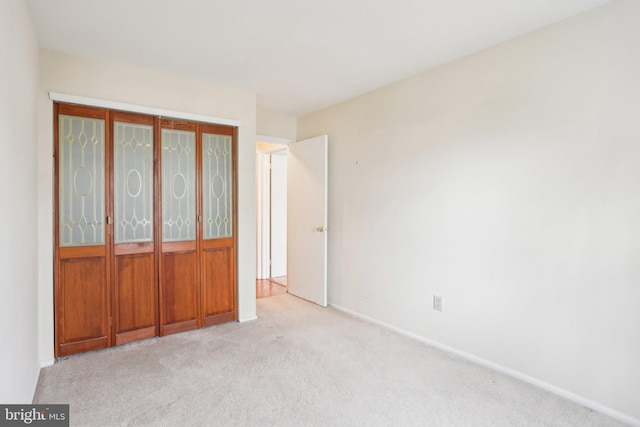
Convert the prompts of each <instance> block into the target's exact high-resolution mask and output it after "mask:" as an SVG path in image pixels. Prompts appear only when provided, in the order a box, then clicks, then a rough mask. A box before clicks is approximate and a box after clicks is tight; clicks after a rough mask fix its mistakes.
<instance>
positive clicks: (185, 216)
mask: <svg viewBox="0 0 640 427" xmlns="http://www.w3.org/2000/svg"><path fill="white" fill-rule="evenodd" d="M160 127H161V130H160V132H161V133H160V156H159V157H160V176H161V177H162V179H161V180H160V186H161V191H160V193H161V195H162V196H161V203H160V205H161V207H160V216H161V219H160V221H161V227H159V228H160V230H159V231H160V235H161V238H160V242H161V256H160V334H161V335H167V334H172V333H176V332H182V331H186V330H190V329H196V328H198V327H199V326H200V324H199V322H198V319H199V307H198V301H199V300H200V294H199V292H200V289H199V284H200V281H199V277H198V272H199V271H200V269H199V263H198V251H197V249H198V248H197V246H198V240H197V232H198V223H197V221H196V215H197V208H198V207H197V205H196V202H197V200H198V197H197V191H198V185H197V176H198V175H199V174H198V171H197V163H196V147H197V142H196V124H195V123H189V122H180V121H174V120H161V122H160Z"/></svg>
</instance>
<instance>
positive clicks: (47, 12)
mask: <svg viewBox="0 0 640 427" xmlns="http://www.w3.org/2000/svg"><path fill="white" fill-rule="evenodd" d="M608 1H609V0H366V1H365V0H180V1H177V0H109V1H105V0H27V3H28V5H29V7H30V9H31V13H32V16H33V20H34V23H35V27H36V31H37V34H38V39H39V42H40V45H41V46H42V47H44V48H47V49H52V50H57V51H62V52H68V53H72V54H77V55H82V56H87V57H92V58H97V59H105V60H113V61H118V62H124V63H129V64H133V65H137V66H142V67H148V68H153V69H158V70H162V71H166V72H170V73H174V74H179V75H183V76H187V77H190V78H196V79H201V80H207V81H210V82H214V83H218V84H222V85H227V86H233V87H238V88H243V89H248V90H251V91H255V92H256V93H257V97H258V103H259V104H261V105H264V106H266V107H269V108H273V109H275V110H276V111H279V112H281V113H283V114H287V115H292V116H302V115H304V114H307V113H310V112H313V111H316V110H318V109H321V108H324V107H327V106H329V105H332V104H335V103H337V102H340V101H343V100H346V99H349V98H351V97H354V96H356V95H359V94H362V93H365V92H368V91H371V90H373V89H376V88H378V87H381V86H384V85H387V84H389V83H392V82H394V81H397V80H400V79H403V78H406V77H409V76H411V75H414V74H417V73H419V72H421V71H424V70H426V69H429V68H432V67H435V66H437V65H440V64H443V63H445V62H448V61H451V60H453V59H456V58H460V57H462V56H465V55H468V54H470V53H473V52H476V51H478V50H481V49H484V48H487V47H489V46H493V45H495V44H498V43H501V42H504V41H506V40H509V39H512V38H514V37H517V36H519V35H521V34H525V33H527V32H530V31H533V30H536V29H538V28H541V27H544V26H547V25H549V24H552V23H554V22H557V21H559V20H562V19H565V18H567V17H570V16H573V15H576V14H578V13H581V12H583V11H586V10H588V9H591V8H593V7H596V6H599V5H601V4H604V3H607V2H608Z"/></svg>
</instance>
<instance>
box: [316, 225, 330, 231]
mask: <svg viewBox="0 0 640 427" xmlns="http://www.w3.org/2000/svg"><path fill="white" fill-rule="evenodd" d="M316 231H318V232H320V233H322V232H323V231H327V228H326V227H325V226H324V225H321V226H320V227H316Z"/></svg>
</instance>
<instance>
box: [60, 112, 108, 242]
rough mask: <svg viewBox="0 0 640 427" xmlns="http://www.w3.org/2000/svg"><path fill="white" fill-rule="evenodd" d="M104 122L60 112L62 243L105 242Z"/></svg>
mask: <svg viewBox="0 0 640 427" xmlns="http://www.w3.org/2000/svg"><path fill="white" fill-rule="evenodd" d="M104 130H105V122H104V120H101V119H89V118H86V117H76V116H68V115H64V114H60V115H59V116H58V146H59V152H58V156H59V159H58V167H59V173H58V175H59V176H58V185H59V191H58V198H59V200H58V202H59V225H60V230H59V231H60V234H59V239H60V246H62V247H65V246H94V245H104V244H105V182H104V179H105V178H104V177H105V157H104V147H105V140H104V139H105V137H104Z"/></svg>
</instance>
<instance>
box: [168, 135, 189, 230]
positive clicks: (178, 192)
mask: <svg viewBox="0 0 640 427" xmlns="http://www.w3.org/2000/svg"><path fill="white" fill-rule="evenodd" d="M195 239H196V134H195V132H188V131H182V130H172V129H162V241H163V242H181V241H185V240H195Z"/></svg>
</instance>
